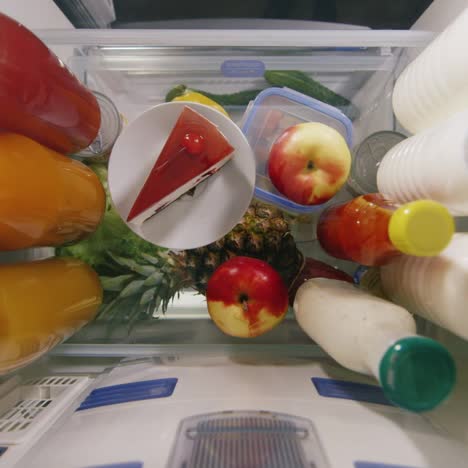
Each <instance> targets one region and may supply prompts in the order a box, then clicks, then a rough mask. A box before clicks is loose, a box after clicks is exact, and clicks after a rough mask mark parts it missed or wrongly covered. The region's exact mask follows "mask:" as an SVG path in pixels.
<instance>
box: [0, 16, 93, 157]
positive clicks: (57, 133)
mask: <svg viewBox="0 0 468 468" xmlns="http://www.w3.org/2000/svg"><path fill="white" fill-rule="evenodd" d="M0 109H1V112H0V128H3V129H6V130H10V131H13V132H18V133H21V134H23V135H27V136H29V137H30V138H33V139H34V140H36V141H39V142H40V143H42V144H44V145H46V146H48V147H50V148H53V149H55V150H56V151H59V152H61V153H76V152H78V151H79V150H81V149H84V148H86V147H88V146H89V145H90V144H91V143H92V141H93V140H94V139H95V138H96V136H97V134H98V131H99V128H100V125H101V112H100V109H99V105H98V103H97V100H96V98H95V97H94V95H93V93H92V92H91V91H89V90H88V89H86V87H85V86H83V85H82V84H81V83H80V82H79V81H78V80H77V79H76V77H75V76H74V75H73V74H72V73H70V71H69V70H68V69H67V68H66V67H65V65H64V64H63V63H62V62H61V61H60V60H59V59H58V58H57V57H56V56H55V55H54V54H53V53H52V52H51V51H50V50H49V49H48V48H47V47H46V46H45V45H44V44H43V43H42V41H40V40H39V39H38V38H37V37H36V36H35V35H34V34H33V33H32V32H31V31H29V30H28V29H26V28H25V27H24V26H22V25H21V24H19V23H18V22H17V21H15V20H13V19H12V18H9V17H8V16H6V15H3V14H2V13H0Z"/></svg>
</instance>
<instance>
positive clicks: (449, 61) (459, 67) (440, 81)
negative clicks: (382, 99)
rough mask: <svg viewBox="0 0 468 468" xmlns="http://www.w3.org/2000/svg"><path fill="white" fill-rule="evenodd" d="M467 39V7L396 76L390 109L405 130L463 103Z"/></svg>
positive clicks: (467, 99)
mask: <svg viewBox="0 0 468 468" xmlns="http://www.w3.org/2000/svg"><path fill="white" fill-rule="evenodd" d="M467 41H468V8H467V9H465V10H464V11H463V12H462V13H461V14H460V15H459V16H458V17H457V18H456V19H455V20H454V21H453V22H452V23H451V24H450V25H449V26H447V28H446V29H445V30H444V31H443V32H442V33H440V34H439V35H438V36H437V37H436V38H435V39H434V40H433V41H432V42H431V43H430V44H429V45H428V46H427V47H426V48H425V49H424V50H423V51H422V52H421V54H420V55H418V57H416V59H415V60H414V61H413V62H411V63H410V64H409V65H408V66H407V67H406V68H405V70H404V71H403V73H402V74H401V75H400V76H399V77H398V79H397V81H396V83H395V88H394V90H393V97H392V101H393V111H394V112H395V115H396V117H397V119H398V121H399V122H400V124H401V125H402V126H403V127H404V128H406V130H408V131H409V132H411V133H416V132H420V131H421V130H424V129H425V128H428V127H430V126H432V125H434V124H435V123H437V122H440V121H441V120H444V119H446V118H447V117H449V116H450V115H452V114H455V113H456V112H459V111H460V110H462V109H464V108H466V107H467V104H468V81H467V79H466V77H467V76H468V58H467V57H466V54H465V53H464V52H463V47H464V46H463V44H466V43H467Z"/></svg>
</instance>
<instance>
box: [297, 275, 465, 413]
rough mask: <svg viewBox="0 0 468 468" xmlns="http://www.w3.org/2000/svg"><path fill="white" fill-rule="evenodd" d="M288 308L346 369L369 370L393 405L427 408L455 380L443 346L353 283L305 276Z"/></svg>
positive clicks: (404, 314)
mask: <svg viewBox="0 0 468 468" xmlns="http://www.w3.org/2000/svg"><path fill="white" fill-rule="evenodd" d="M294 312H295V315H296V319H297V321H298V323H299V325H300V326H301V328H302V329H303V330H304V332H305V333H307V334H308V335H309V336H310V337H311V338H312V339H313V340H314V341H315V342H316V343H317V344H319V345H320V346H321V347H322V348H323V350H324V351H325V352H327V353H328V354H330V356H331V357H332V358H333V359H335V360H336V361H337V362H338V363H339V364H341V365H342V366H344V367H346V368H348V369H350V370H353V371H355V372H360V373H362V374H367V375H372V376H374V377H375V378H376V379H377V380H378V381H379V383H380V385H381V387H382V390H383V392H384V394H385V395H386V397H387V398H388V399H389V400H390V401H391V402H392V403H394V404H395V405H397V406H400V407H402V408H405V409H407V410H410V411H415V412H422V411H430V410H432V409H434V408H435V407H437V406H438V405H439V404H440V403H442V402H443V401H445V400H446V399H447V397H448V396H449V395H450V393H451V391H452V389H453V387H454V385H455V379H456V370H455V364H454V361H453V358H452V356H451V355H450V353H449V352H448V351H447V349H446V348H444V347H443V346H442V345H441V344H439V343H438V342H436V341H434V340H432V339H430V338H426V337H423V336H419V335H417V334H416V324H415V321H414V319H413V317H412V315H411V314H410V313H409V312H408V311H407V310H406V309H404V308H403V307H400V306H398V305H395V304H393V303H392V302H389V301H386V300H384V299H382V298H379V297H376V296H373V295H371V294H369V293H367V292H365V291H363V290H361V289H359V288H358V287H357V286H355V285H352V284H350V283H347V282H344V281H339V280H332V279H326V278H314V279H311V280H309V281H307V282H306V283H304V284H303V285H302V286H301V287H300V288H299V290H298V291H297V294H296V297H295V300H294Z"/></svg>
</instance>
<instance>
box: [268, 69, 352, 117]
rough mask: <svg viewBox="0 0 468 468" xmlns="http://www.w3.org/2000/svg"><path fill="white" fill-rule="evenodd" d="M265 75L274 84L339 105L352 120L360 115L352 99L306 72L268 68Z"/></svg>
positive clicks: (335, 105)
mask: <svg viewBox="0 0 468 468" xmlns="http://www.w3.org/2000/svg"><path fill="white" fill-rule="evenodd" d="M264 77H265V80H266V81H268V83H270V84H271V85H273V86H281V87H282V86H286V87H288V88H291V89H293V90H294V91H298V92H300V93H302V94H305V95H307V96H310V97H313V98H315V99H318V100H319V101H322V102H325V103H326V104H330V105H331V106H334V107H337V108H339V109H340V110H342V112H343V113H344V114H346V115H347V116H348V117H349V118H350V119H351V120H354V119H356V118H357V117H358V116H359V110H358V109H357V107H356V106H355V105H354V104H353V103H352V102H351V101H349V100H348V99H346V98H344V97H343V96H340V95H339V94H336V93H335V92H333V91H332V90H331V89H328V88H327V87H326V86H324V85H322V84H321V83H319V82H318V81H316V80H314V79H313V78H311V77H310V76H309V75H307V74H306V73H304V72H301V71H297V70H267V71H265V75H264Z"/></svg>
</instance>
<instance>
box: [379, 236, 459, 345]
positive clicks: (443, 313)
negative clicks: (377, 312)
mask: <svg viewBox="0 0 468 468" xmlns="http://www.w3.org/2000/svg"><path fill="white" fill-rule="evenodd" d="M380 279H381V282H382V288H383V290H384V292H385V294H386V295H387V296H388V297H389V298H390V299H391V300H393V301H395V302H396V303H398V304H400V305H402V306H403V307H405V308H407V309H408V310H409V311H410V312H412V313H414V314H417V315H420V316H422V317H424V318H426V319H427V320H430V321H431V322H434V323H436V324H437V325H440V326H441V327H443V328H446V329H447V330H450V331H451V332H452V333H455V334H456V335H458V336H461V337H462V338H465V339H468V234H462V233H459V234H455V235H454V236H453V239H452V242H451V243H450V245H449V246H448V247H447V248H446V249H445V250H444V251H443V252H442V254H440V255H439V256H438V257H426V258H422V257H418V258H416V257H409V256H408V257H401V258H398V259H395V260H393V261H392V262H390V263H389V264H388V265H386V266H385V267H382V268H381V269H380Z"/></svg>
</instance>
